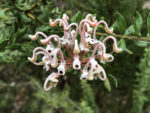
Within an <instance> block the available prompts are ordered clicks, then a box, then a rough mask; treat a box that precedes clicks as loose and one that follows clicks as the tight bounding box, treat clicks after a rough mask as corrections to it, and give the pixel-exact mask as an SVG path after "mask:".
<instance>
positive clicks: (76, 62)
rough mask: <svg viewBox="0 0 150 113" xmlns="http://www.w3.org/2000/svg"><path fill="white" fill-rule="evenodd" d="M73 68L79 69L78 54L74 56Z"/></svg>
mask: <svg viewBox="0 0 150 113" xmlns="http://www.w3.org/2000/svg"><path fill="white" fill-rule="evenodd" d="M73 68H74V69H76V70H78V69H81V62H80V60H79V57H78V56H75V57H74V61H73Z"/></svg>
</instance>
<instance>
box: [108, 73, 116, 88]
mask: <svg viewBox="0 0 150 113" xmlns="http://www.w3.org/2000/svg"><path fill="white" fill-rule="evenodd" d="M109 76H110V77H111V78H112V79H113V81H114V83H115V87H116V88H117V87H118V81H117V79H116V77H115V76H113V75H111V74H109Z"/></svg>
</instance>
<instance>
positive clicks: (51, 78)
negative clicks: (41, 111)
mask: <svg viewBox="0 0 150 113" xmlns="http://www.w3.org/2000/svg"><path fill="white" fill-rule="evenodd" d="M58 77H59V75H58V73H52V74H50V75H49V76H48V77H47V78H46V80H45V82H44V90H45V91H49V90H50V89H51V88H52V87H53V86H54V85H56V84H57V83H58V79H57V78H58ZM49 81H51V83H50V85H49V87H47V84H48V82H49Z"/></svg>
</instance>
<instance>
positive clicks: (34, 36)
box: [29, 35, 38, 40]
mask: <svg viewBox="0 0 150 113" xmlns="http://www.w3.org/2000/svg"><path fill="white" fill-rule="evenodd" d="M29 37H30V39H31V40H37V39H38V35H29Z"/></svg>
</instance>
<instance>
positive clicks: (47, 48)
mask: <svg viewBox="0 0 150 113" xmlns="http://www.w3.org/2000/svg"><path fill="white" fill-rule="evenodd" d="M53 50H54V47H53V46H51V45H49V44H48V45H47V46H46V51H47V52H48V53H50V54H51V53H52V52H53Z"/></svg>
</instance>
